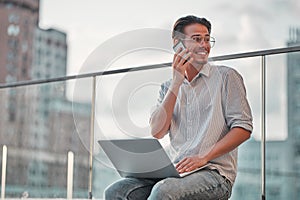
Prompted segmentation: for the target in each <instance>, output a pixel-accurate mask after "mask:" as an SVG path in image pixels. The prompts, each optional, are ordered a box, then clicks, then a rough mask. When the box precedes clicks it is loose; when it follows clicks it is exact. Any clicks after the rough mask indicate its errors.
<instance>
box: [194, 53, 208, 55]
mask: <svg viewBox="0 0 300 200" xmlns="http://www.w3.org/2000/svg"><path fill="white" fill-rule="evenodd" d="M196 54H198V55H205V54H206V52H197V53H196Z"/></svg>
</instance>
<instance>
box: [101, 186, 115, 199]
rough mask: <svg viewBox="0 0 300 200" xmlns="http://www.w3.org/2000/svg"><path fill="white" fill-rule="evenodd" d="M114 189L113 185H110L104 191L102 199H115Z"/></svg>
mask: <svg viewBox="0 0 300 200" xmlns="http://www.w3.org/2000/svg"><path fill="white" fill-rule="evenodd" d="M116 194H117V193H116V187H115V184H112V185H110V186H108V187H107V188H106V189H105V190H104V197H103V198H104V199H107V200H109V199H117V197H116Z"/></svg>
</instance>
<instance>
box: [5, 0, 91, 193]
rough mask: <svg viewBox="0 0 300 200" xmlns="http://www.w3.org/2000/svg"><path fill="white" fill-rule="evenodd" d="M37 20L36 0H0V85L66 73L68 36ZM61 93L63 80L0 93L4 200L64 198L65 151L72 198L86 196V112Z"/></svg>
mask: <svg viewBox="0 0 300 200" xmlns="http://www.w3.org/2000/svg"><path fill="white" fill-rule="evenodd" d="M38 22H39V0H0V83H2V84H4V83H13V82H19V81H25V80H36V79H48V78H54V77H62V76H65V75H66V67H67V42H66V41H67V35H66V34H65V33H64V32H62V31H59V30H56V29H47V30H44V29H41V28H40V27H39V26H38ZM65 94H66V82H55V83H45V84H38V85H32V86H24V87H17V88H9V89H1V90H0V97H1V98H0V104H1V106H0V112H1V113H0V145H1V147H2V145H7V146H8V158H7V159H8V160H7V179H6V197H21V196H22V194H23V193H25V194H26V195H29V197H38V198H42V197H61V198H63V197H66V185H67V181H66V177H67V172H66V170H67V153H68V152H69V151H72V152H73V153H74V159H75V162H74V179H73V180H74V185H73V186H74V187H73V191H74V194H73V197H87V195H88V191H87V188H88V169H89V165H88V150H87V149H88V148H87V147H85V146H84V145H83V144H88V142H87V141H89V129H90V112H91V110H90V109H91V108H90V105H89V104H84V103H76V102H71V101H69V100H68V99H67V98H66V95H65ZM74 118H76V119H74ZM79 129H80V131H81V132H84V133H85V138H80V136H79V134H78V130H79ZM82 140H85V141H82ZM0 162H2V160H1V159H0Z"/></svg>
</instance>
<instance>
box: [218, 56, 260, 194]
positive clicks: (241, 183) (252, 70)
mask: <svg viewBox="0 0 300 200" xmlns="http://www.w3.org/2000/svg"><path fill="white" fill-rule="evenodd" d="M215 63H216V64H218V65H225V66H229V67H232V68H234V69H236V70H237V71H238V72H239V73H240V74H241V75H242V77H243V80H244V84H245V87H246V90H247V97H248V100H249V104H250V107H251V109H252V115H253V125H254V129H253V133H252V136H251V138H250V139H249V140H248V141H246V142H245V143H244V144H242V145H241V146H240V147H239V153H238V173H237V178H236V181H235V183H234V186H233V191H232V196H231V198H230V199H231V200H238V199H245V200H248V199H260V194H261V153H260V149H261V148H260V134H261V131H260V124H261V122H260V119H261V117H260V116H261V105H260V102H261V99H260V98H261V60H260V57H253V58H242V59H234V60H226V61H218V62H215Z"/></svg>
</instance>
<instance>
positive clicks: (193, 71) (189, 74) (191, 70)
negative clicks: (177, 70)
mask: <svg viewBox="0 0 300 200" xmlns="http://www.w3.org/2000/svg"><path fill="white" fill-rule="evenodd" d="M203 66H204V64H198V65H197V66H195V65H192V64H189V65H188V66H187V68H186V74H185V76H186V79H187V80H188V81H189V82H191V81H192V80H193V79H194V78H195V76H197V74H198V73H199V72H200V70H201V69H202V68H203Z"/></svg>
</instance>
